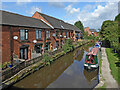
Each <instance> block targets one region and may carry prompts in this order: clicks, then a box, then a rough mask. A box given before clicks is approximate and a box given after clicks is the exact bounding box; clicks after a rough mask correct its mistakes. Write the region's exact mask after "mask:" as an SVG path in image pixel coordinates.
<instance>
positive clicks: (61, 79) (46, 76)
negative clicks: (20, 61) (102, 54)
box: [10, 44, 99, 89]
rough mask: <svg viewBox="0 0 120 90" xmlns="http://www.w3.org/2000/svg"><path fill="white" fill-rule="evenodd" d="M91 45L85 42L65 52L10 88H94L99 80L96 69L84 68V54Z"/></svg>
mask: <svg viewBox="0 0 120 90" xmlns="http://www.w3.org/2000/svg"><path fill="white" fill-rule="evenodd" d="M92 46H93V44H91V45H90V44H87V45H85V46H82V47H79V48H77V49H75V50H74V51H72V52H70V53H67V54H66V55H64V56H62V57H60V58H58V59H57V60H56V61H55V62H53V63H52V64H51V65H50V66H49V65H48V66H46V67H44V68H41V69H40V70H38V71H36V72H34V73H32V74H31V75H29V76H27V77H25V78H24V79H22V80H21V81H19V82H17V83H15V84H14V85H13V86H12V87H10V88H11V89H12V88H17V89H27V88H94V87H95V86H96V85H97V84H98V81H99V79H98V69H96V70H94V71H92V72H89V71H87V70H86V69H84V62H85V56H86V54H87V51H89V50H90V49H91V47H92ZM83 48H84V49H83Z"/></svg>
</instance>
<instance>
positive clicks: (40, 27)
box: [0, 11, 81, 63]
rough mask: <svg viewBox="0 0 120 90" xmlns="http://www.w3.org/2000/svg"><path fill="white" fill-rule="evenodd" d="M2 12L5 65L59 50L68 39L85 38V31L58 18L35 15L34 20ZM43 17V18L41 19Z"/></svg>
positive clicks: (3, 57)
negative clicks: (82, 32)
mask: <svg viewBox="0 0 120 90" xmlns="http://www.w3.org/2000/svg"><path fill="white" fill-rule="evenodd" d="M0 12H2V23H1V25H0V27H1V28H2V45H1V46H2V63H4V62H9V61H12V62H13V61H14V60H16V59H19V60H28V59H31V58H35V57H38V56H40V55H41V54H43V53H44V52H45V51H49V50H57V49H58V48H61V47H62V45H63V44H64V40H65V39H69V38H71V39H73V40H74V41H75V40H77V39H76V38H78V39H79V38H81V31H80V30H79V29H78V28H77V27H75V26H73V25H71V24H68V23H65V22H64V21H62V20H59V19H56V18H54V17H50V16H48V17H49V18H47V15H45V16H46V18H47V20H46V18H45V16H43V17H42V15H41V17H40V16H39V15H40V14H39V13H38V12H36V13H38V16H37V14H36V13H35V14H34V15H33V17H27V16H22V15H19V14H15V13H11V12H6V11H0ZM38 17H40V18H38Z"/></svg>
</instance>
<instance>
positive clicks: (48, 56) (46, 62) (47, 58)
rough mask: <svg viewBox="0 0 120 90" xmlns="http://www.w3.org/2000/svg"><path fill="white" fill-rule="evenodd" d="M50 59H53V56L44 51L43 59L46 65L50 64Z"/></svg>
mask: <svg viewBox="0 0 120 90" xmlns="http://www.w3.org/2000/svg"><path fill="white" fill-rule="evenodd" d="M50 59H51V56H50V55H49V54H48V53H44V55H43V59H42V61H43V62H44V63H45V64H46V65H49V64H50Z"/></svg>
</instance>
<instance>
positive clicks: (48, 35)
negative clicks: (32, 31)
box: [46, 30, 50, 39]
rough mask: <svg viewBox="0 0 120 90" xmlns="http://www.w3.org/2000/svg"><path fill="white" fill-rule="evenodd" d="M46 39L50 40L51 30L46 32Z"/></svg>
mask: <svg viewBox="0 0 120 90" xmlns="http://www.w3.org/2000/svg"><path fill="white" fill-rule="evenodd" d="M46 38H47V39H49V38H50V30H47V31H46Z"/></svg>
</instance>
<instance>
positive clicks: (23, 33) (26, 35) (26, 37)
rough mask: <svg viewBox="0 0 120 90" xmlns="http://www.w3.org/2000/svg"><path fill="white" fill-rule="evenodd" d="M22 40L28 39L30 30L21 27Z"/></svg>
mask: <svg viewBox="0 0 120 90" xmlns="http://www.w3.org/2000/svg"><path fill="white" fill-rule="evenodd" d="M20 40H28V30H27V29H20Z"/></svg>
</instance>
